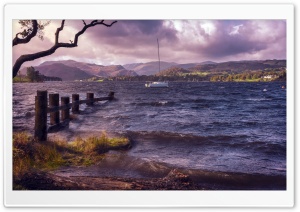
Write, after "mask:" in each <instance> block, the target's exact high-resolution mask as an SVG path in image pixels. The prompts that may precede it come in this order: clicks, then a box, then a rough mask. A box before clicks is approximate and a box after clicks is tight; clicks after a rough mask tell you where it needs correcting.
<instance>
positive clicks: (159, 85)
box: [145, 82, 169, 88]
mask: <svg viewBox="0 0 300 212" xmlns="http://www.w3.org/2000/svg"><path fill="white" fill-rule="evenodd" d="M145 86H146V87H147V88H168V87H169V83H168V82H150V83H146V84H145Z"/></svg>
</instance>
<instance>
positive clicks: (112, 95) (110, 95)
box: [108, 91, 115, 100]
mask: <svg viewBox="0 0 300 212" xmlns="http://www.w3.org/2000/svg"><path fill="white" fill-rule="evenodd" d="M114 95H115V92H113V91H111V92H109V94H108V97H110V99H109V100H113V99H114Z"/></svg>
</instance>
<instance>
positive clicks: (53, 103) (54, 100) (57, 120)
mask: <svg viewBox="0 0 300 212" xmlns="http://www.w3.org/2000/svg"><path fill="white" fill-rule="evenodd" d="M113 99H114V92H110V93H109V94H108V96H107V97H100V98H94V93H87V94H86V99H85V100H79V94H72V102H71V103H70V97H68V96H62V97H61V105H59V94H58V93H53V94H49V107H48V91H40V90H39V91H37V95H36V96H35V124H34V137H35V139H37V140H38V141H46V140H47V132H48V127H47V114H48V113H50V126H59V125H60V124H61V123H62V122H64V123H68V121H69V120H70V109H72V113H73V114H77V113H79V105H80V104H84V103H85V104H87V105H89V106H92V105H93V104H94V102H97V101H104V100H113ZM60 111H61V113H60V114H59V112H60Z"/></svg>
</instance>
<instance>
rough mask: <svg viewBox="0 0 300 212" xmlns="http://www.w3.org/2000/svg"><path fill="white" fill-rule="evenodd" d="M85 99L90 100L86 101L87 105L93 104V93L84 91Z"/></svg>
mask: <svg viewBox="0 0 300 212" xmlns="http://www.w3.org/2000/svg"><path fill="white" fill-rule="evenodd" d="M86 99H87V100H90V102H87V103H86V104H87V105H93V104H94V93H86Z"/></svg>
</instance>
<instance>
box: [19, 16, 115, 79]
mask: <svg viewBox="0 0 300 212" xmlns="http://www.w3.org/2000/svg"><path fill="white" fill-rule="evenodd" d="M116 22H117V21H113V22H112V23H110V24H106V23H104V20H102V21H97V20H94V21H92V22H91V23H90V24H86V25H85V26H84V27H83V28H82V29H81V30H80V31H79V32H77V33H76V34H75V37H74V43H59V33H60V31H62V30H63V28H64V24H65V20H62V22H61V26H60V27H59V28H57V29H56V32H55V44H54V45H53V46H52V47H51V48H50V49H48V50H45V51H41V52H37V53H34V54H26V55H22V56H20V57H19V58H18V59H17V60H16V62H15V64H14V66H13V77H15V76H17V73H18V71H19V69H20V68H21V66H22V64H23V63H25V62H27V61H32V60H35V59H38V58H41V57H45V56H48V55H51V54H53V53H54V52H55V51H56V49H58V48H74V47H77V44H78V38H79V36H80V35H82V34H83V33H84V32H85V31H86V30H87V29H88V28H90V27H94V26H96V25H104V26H106V27H111V26H112V25H114V24H115V23H116Z"/></svg>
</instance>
